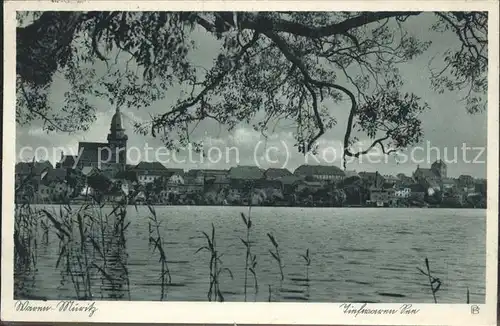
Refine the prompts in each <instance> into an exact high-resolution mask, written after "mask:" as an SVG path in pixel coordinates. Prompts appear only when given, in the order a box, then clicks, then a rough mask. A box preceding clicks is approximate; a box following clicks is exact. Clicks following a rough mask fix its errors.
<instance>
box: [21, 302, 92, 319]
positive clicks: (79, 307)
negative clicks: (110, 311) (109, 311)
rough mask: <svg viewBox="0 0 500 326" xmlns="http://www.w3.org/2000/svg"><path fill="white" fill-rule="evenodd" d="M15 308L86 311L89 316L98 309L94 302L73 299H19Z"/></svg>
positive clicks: (29, 310) (32, 310)
mask: <svg viewBox="0 0 500 326" xmlns="http://www.w3.org/2000/svg"><path fill="white" fill-rule="evenodd" d="M15 308H16V311H23V312H47V311H57V312H70V313H72V312H73V313H86V314H88V316H89V317H92V316H93V315H94V314H95V313H96V312H97V310H98V309H97V307H96V305H95V302H88V303H87V302H86V303H81V302H78V301H73V300H67V301H66V300H65V301H58V302H56V303H47V302H43V303H39V302H32V301H28V300H20V301H16V304H15Z"/></svg>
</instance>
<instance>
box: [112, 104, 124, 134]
mask: <svg viewBox="0 0 500 326" xmlns="http://www.w3.org/2000/svg"><path fill="white" fill-rule="evenodd" d="M110 129H111V131H112V132H113V131H119V130H123V122H122V113H121V112H120V108H118V107H117V108H116V112H115V114H114V115H113V118H111V128H110Z"/></svg>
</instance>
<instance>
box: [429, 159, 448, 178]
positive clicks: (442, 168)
mask: <svg viewBox="0 0 500 326" xmlns="http://www.w3.org/2000/svg"><path fill="white" fill-rule="evenodd" d="M431 169H432V170H433V171H434V173H435V174H437V175H439V177H440V178H441V179H445V178H446V177H447V167H446V164H445V163H444V162H443V160H441V159H439V160H437V161H436V162H434V163H432V165H431Z"/></svg>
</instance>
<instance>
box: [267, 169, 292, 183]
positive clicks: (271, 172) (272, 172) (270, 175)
mask: <svg viewBox="0 0 500 326" xmlns="http://www.w3.org/2000/svg"><path fill="white" fill-rule="evenodd" d="M292 175H293V173H292V172H290V170H288V169H278V168H269V169H267V170H266V171H265V172H264V177H265V178H266V179H267V180H276V179H280V178H283V177H289V176H292Z"/></svg>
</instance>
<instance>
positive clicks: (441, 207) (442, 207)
mask: <svg viewBox="0 0 500 326" xmlns="http://www.w3.org/2000/svg"><path fill="white" fill-rule="evenodd" d="M15 204H16V205H23V204H28V205H66V204H70V205H84V204H95V203H91V202H85V201H73V202H69V203H63V202H48V203H15ZM117 204H119V203H113V202H106V203H104V206H113V205H117ZM101 205H102V204H101ZM125 206H137V207H140V206H145V207H147V206H155V207H157V206H161V207H168V206H175V207H178V206H183V207H242V208H250V207H251V208H257V207H277V208H283V207H285V208H380V209H384V208H385V209H387V208H390V209H414V208H421V209H483V210H486V209H487V207H449V206H435V207H430V206H407V207H398V206H383V207H381V206H366V205H365V206H361V205H356V206H355V205H351V206H302V205H210V204H195V205H192V204H189V205H188V204H161V203H158V204H154V203H149V204H148V203H140V204H133V203H129V204H126V205H125Z"/></svg>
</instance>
